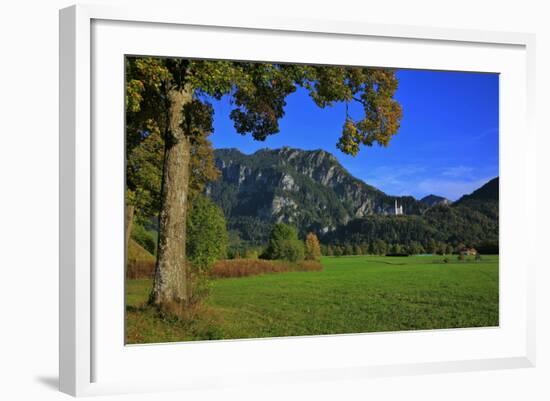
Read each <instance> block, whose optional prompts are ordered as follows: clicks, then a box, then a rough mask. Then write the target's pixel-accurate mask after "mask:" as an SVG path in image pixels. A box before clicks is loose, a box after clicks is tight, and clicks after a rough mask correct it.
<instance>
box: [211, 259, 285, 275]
mask: <svg viewBox="0 0 550 401" xmlns="http://www.w3.org/2000/svg"><path fill="white" fill-rule="evenodd" d="M291 270H292V266H291V265H290V264H289V263H285V262H283V261H280V260H262V259H231V260H220V261H217V262H216V263H214V265H213V266H212V269H211V271H210V275H211V277H215V278H228V277H246V276H255V275H258V274H264V273H279V272H285V271H291Z"/></svg>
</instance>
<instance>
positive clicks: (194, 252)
mask: <svg viewBox="0 0 550 401" xmlns="http://www.w3.org/2000/svg"><path fill="white" fill-rule="evenodd" d="M186 250H187V259H188V260H189V261H190V262H191V264H192V265H193V266H195V268H196V269H199V270H207V269H208V268H209V267H210V266H212V264H213V263H214V262H215V261H216V260H218V259H222V258H225V257H226V252H227V229H226V225H225V217H224V214H223V211H222V210H221V209H220V208H219V207H218V206H217V205H216V204H215V203H214V202H212V201H211V200H210V199H208V198H207V197H205V196H203V195H197V196H196V197H194V198H193V200H192V202H191V207H190V209H189V215H188V218H187V238H186Z"/></svg>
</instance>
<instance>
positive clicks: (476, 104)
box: [210, 70, 498, 200]
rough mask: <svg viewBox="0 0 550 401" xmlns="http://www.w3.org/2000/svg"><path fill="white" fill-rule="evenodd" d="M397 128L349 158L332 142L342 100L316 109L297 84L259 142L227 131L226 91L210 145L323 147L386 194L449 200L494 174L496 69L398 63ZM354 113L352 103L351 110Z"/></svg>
mask: <svg viewBox="0 0 550 401" xmlns="http://www.w3.org/2000/svg"><path fill="white" fill-rule="evenodd" d="M397 76H398V79H399V89H398V91H397V94H396V97H397V99H398V101H399V102H400V103H401V105H402V108H403V119H402V122H401V129H400V130H399V132H398V133H397V135H395V136H394V137H393V139H392V140H391V142H390V145H389V146H388V147H387V148H384V147H380V146H377V145H375V146H373V147H362V149H361V151H360V153H359V154H358V155H357V156H356V157H352V156H348V155H345V154H343V153H341V152H340V151H339V150H338V149H337V148H336V142H337V140H338V137H339V135H340V132H341V130H342V125H343V122H344V117H345V106H344V105H343V104H336V105H334V106H333V107H330V108H326V109H320V108H318V107H317V106H315V104H314V103H313V102H312V101H311V99H310V98H309V95H308V94H307V93H306V92H305V91H304V90H301V89H300V90H298V91H297V92H296V93H294V94H292V95H290V96H289V97H288V98H287V106H286V108H285V116H284V117H283V118H282V119H281V121H280V128H281V131H280V132H279V133H278V134H276V135H272V136H271V137H269V138H268V139H267V140H265V141H264V142H258V141H254V140H253V139H252V137H251V136H249V135H247V136H241V135H239V134H237V133H236V132H235V129H234V128H233V122H232V121H231V120H230V119H229V112H230V111H231V105H230V104H229V102H228V99H227V98H224V99H222V100H220V101H213V106H214V110H215V115H214V133H213V134H212V136H211V137H210V139H211V140H212V142H213V144H214V147H216V148H227V147H233V148H238V149H240V150H241V151H242V152H244V153H247V154H249V153H253V152H255V151H256V150H258V149H261V148H280V147H282V146H290V147H294V148H300V149H310V150H311V149H324V150H326V151H328V152H331V153H332V154H334V155H335V156H336V157H337V158H338V160H339V161H340V163H342V165H343V166H344V167H345V168H346V169H347V170H348V171H349V172H350V173H351V174H353V175H354V176H356V177H357V178H360V179H362V180H363V181H365V182H366V183H368V184H370V185H374V186H375V187H377V188H379V189H381V190H382V191H384V192H386V193H387V194H390V195H412V196H414V197H416V198H421V197H423V196H425V195H429V194H436V195H441V196H444V197H447V198H449V199H451V200H456V199H458V198H459V197H460V196H462V195H463V194H467V193H470V192H472V191H473V190H475V189H476V188H478V187H480V186H481V185H482V184H484V183H485V182H487V181H488V180H490V179H491V178H493V177H496V176H497V175H498V75H496V74H484V73H465V72H440V71H422V70H399V71H398V72H397ZM351 112H352V115H353V116H354V117H360V108H359V107H353V108H352V109H351Z"/></svg>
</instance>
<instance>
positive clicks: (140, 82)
mask: <svg viewBox="0 0 550 401" xmlns="http://www.w3.org/2000/svg"><path fill="white" fill-rule="evenodd" d="M297 87H303V88H305V89H306V90H307V91H309V94H310V95H311V98H312V99H313V101H314V102H315V104H316V105H317V106H319V107H321V108H324V107H328V106H332V105H333V104H334V103H335V102H345V103H346V105H347V104H348V103H351V102H355V103H358V104H360V105H361V106H362V109H363V114H362V116H361V117H360V118H358V119H357V118H355V119H354V118H352V116H351V115H350V114H348V112H347V110H348V108H347V107H346V115H345V116H343V130H342V133H341V135H340V137H339V140H338V142H337V144H336V146H337V147H338V148H339V149H340V150H341V151H342V152H344V153H346V154H351V155H356V154H357V153H358V152H359V150H360V147H361V145H366V146H372V145H373V144H374V143H378V144H381V145H383V146H386V145H387V144H388V143H389V141H390V139H391V137H392V136H393V135H394V134H395V133H396V132H397V131H398V129H399V123H400V119H401V107H400V105H399V104H398V102H397V101H396V100H395V99H394V94H395V91H396V89H397V79H396V77H395V74H394V72H393V71H391V70H388V69H380V68H365V67H342V66H305V65H290V64H279V63H253V62H233V61H209V60H188V59H174V58H150V57H138V58H128V62H127V85H126V89H127V96H126V106H127V110H128V113H127V116H128V121H127V123H128V125H129V126H130V127H131V129H132V130H133V131H135V132H146V131H147V132H149V131H151V128H154V129H156V130H158V131H159V133H160V136H161V138H162V141H163V145H164V146H163V147H164V154H163V166H162V183H161V188H162V189H161V196H160V203H161V208H160V219H159V247H158V254H157V266H156V274H155V281H154V288H153V293H152V300H153V302H154V303H155V304H157V305H163V304H171V303H183V304H185V303H186V302H187V300H188V297H189V293H188V286H187V268H186V254H185V242H186V241H185V235H186V233H185V227H186V215H187V209H188V204H187V202H188V195H189V190H190V185H189V181H190V177H192V174H193V173H192V171H191V156H192V149H193V144H194V143H195V142H196V141H197V140H199V139H200V138H204V133H205V132H211V131H212V116H213V109H212V107H211V105H210V104H209V103H208V101H207V99H208V98H215V99H221V98H222V97H223V96H225V95H229V96H230V101H231V103H232V105H233V110H232V111H231V114H230V116H231V118H232V119H233V121H234V125H235V129H236V131H237V132H238V133H240V134H242V135H245V134H251V135H252V137H253V138H254V139H256V140H264V139H266V138H267V137H268V136H269V135H272V134H275V133H277V132H278V131H279V119H280V118H281V117H283V115H284V107H285V105H286V100H285V99H286V97H287V96H288V95H290V94H291V93H293V92H294V91H296V89H297ZM139 140H141V138H140V136H139V135H138V136H137V138H136V141H139ZM129 142H132V141H129Z"/></svg>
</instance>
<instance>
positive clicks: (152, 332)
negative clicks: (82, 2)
mask: <svg viewBox="0 0 550 401" xmlns="http://www.w3.org/2000/svg"><path fill="white" fill-rule="evenodd" d="M442 259H443V257H441V256H410V257H376V256H347V257H323V259H322V260H321V262H322V264H323V267H324V269H323V271H320V272H289V273H277V274H265V275H261V276H253V277H245V278H231V279H219V280H215V281H214V282H213V287H212V292H211V295H210V297H209V299H208V301H207V304H206V306H205V310H204V311H202V312H201V313H200V314H198V315H197V316H195V317H194V318H192V319H188V320H186V321H182V320H177V319H174V318H166V317H161V316H160V315H159V314H158V313H157V312H156V311H155V310H153V309H151V308H149V307H147V306H145V303H146V301H147V297H148V294H149V291H150V288H151V285H152V283H151V280H128V281H127V287H126V298H127V313H126V340H127V343H130V344H134V343H149V342H170V341H187V340H208V339H232V338H254V337H255V338H258V337H280V336H297V335H316V334H336V333H360V332H375V331H396V330H417V329H441V328H459V327H487V326H498V323H499V320H498V299H499V294H498V282H499V280H498V256H484V257H483V260H481V261H477V262H474V261H466V262H459V261H457V260H456V256H453V257H449V259H450V263H443V260H442Z"/></svg>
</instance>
